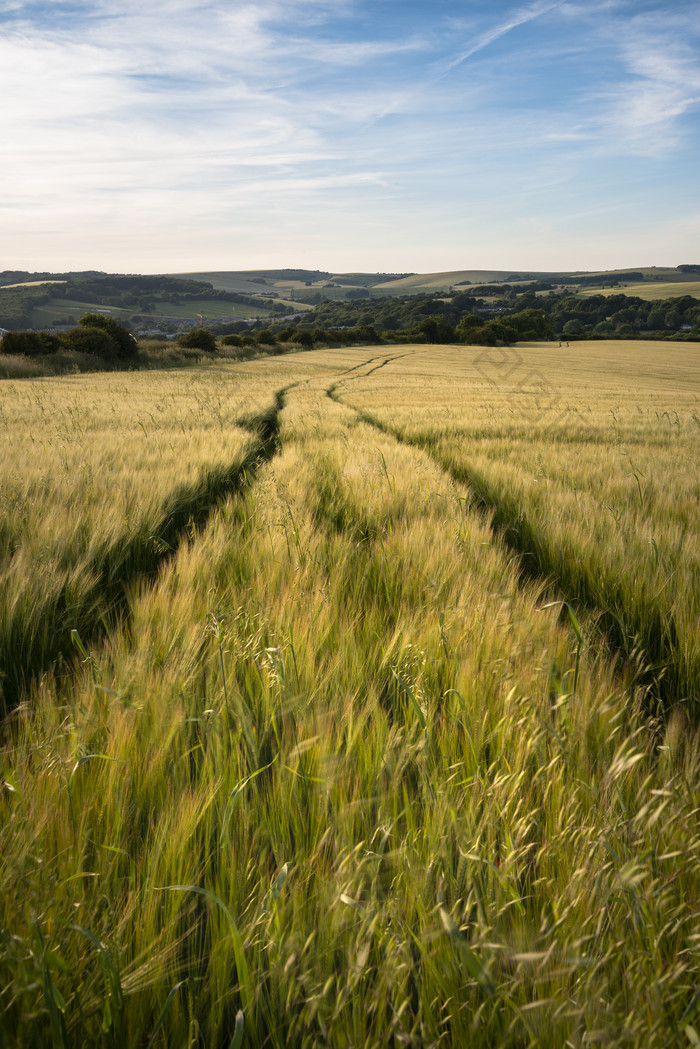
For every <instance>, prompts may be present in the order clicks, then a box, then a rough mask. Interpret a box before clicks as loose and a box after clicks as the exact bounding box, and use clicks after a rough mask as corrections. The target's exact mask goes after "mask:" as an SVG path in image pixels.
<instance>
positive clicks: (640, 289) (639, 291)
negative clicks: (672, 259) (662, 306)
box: [579, 280, 700, 302]
mask: <svg viewBox="0 0 700 1049" xmlns="http://www.w3.org/2000/svg"><path fill="white" fill-rule="evenodd" d="M620 293H622V294H623V295H629V296H630V297H635V296H636V298H638V299H645V300H646V301H647V302H655V301H656V300H657V299H670V298H682V297H683V296H684V295H692V296H693V297H694V298H696V299H697V298H700V281H699V280H686V281H659V282H656V281H654V282H651V281H649V282H648V283H647V282H645V283H643V284H622V285H620V287H617V288H609V287H608V288H606V287H600V288H581V290H580V291H579V295H585V296H588V295H619V294H620Z"/></svg>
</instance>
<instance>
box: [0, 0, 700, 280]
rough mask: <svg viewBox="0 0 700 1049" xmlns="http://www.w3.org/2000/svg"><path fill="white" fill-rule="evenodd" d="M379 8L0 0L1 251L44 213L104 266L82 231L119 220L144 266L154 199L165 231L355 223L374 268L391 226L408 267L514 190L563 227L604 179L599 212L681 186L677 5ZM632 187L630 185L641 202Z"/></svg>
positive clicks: (681, 25) (689, 108) (686, 158)
mask: <svg viewBox="0 0 700 1049" xmlns="http://www.w3.org/2000/svg"><path fill="white" fill-rule="evenodd" d="M494 8H495V10H496V14H495V15H494V14H493V12H494ZM397 12H398V8H397V7H395V6H394V5H392V4H388V3H385V2H383V0H373V2H372V3H370V2H369V0H343V2H342V3H341V2H334V3H331V2H330V0H315V2H311V3H309V2H308V0H305V2H304V3H302V2H301V0H289V2H287V3H282V2H280V0H261V2H259V3H258V2H251V0H234V2H233V3H231V2H229V3H226V4H225V3H223V2H222V0H163V3H162V4H159V5H158V8H157V9H154V8H151V7H148V6H146V5H144V4H143V3H142V2H141V0H138V2H137V0H120V3H119V4H118V6H116V7H115V6H114V5H113V4H111V3H108V2H107V0H85V2H83V3H72V4H70V5H67V4H65V3H63V2H59V0H49V2H44V3H42V4H26V3H21V2H19V0H17V2H13V0H4V2H3V0H0V22H1V24H2V32H1V33H0V91H2V95H3V98H4V99H7V100H10V104H7V105H5V106H4V107H3V109H2V112H1V113H0V135H1V136H2V139H1V140H2V142H3V163H2V165H0V199H1V200H2V202H3V206H2V212H3V216H4V217H3V231H2V232H3V239H2V243H3V247H4V254H5V259H6V265H8V266H19V265H21V264H23V261H24V262H25V263H27V264H28V265H30V268H31V265H35V266H36V268H43V267H44V266H46V265H48V264H49V263H48V260H47V258H43V259H42V258H35V261H34V263H31V264H30V262H29V259H28V258H26V255H23V253H24V252H26V251H27V250H28V248H27V245H30V246H31V252H35V251H36V247H35V245H36V244H37V243H40V242H41V235H42V223H43V224H44V229H45V233H46V236H45V238H44V241H43V243H44V244H45V245H46V250H47V252H48V250H49V247H50V250H51V251H52V252H54V257H55V254H56V253H58V254H59V255H60V251H61V248H60V245H61V240H62V239H63V241H64V242H69V243H70V246H71V251H72V252H74V251H77V250H78V248H77V246H76V245H77V244H78V240H80V243H81V244H82V245H83V247H82V249H80V250H82V251H83V252H84V259H85V264H86V265H89V266H93V265H97V266H102V267H103V268H105V267H109V266H110V265H114V264H113V263H109V262H107V261H106V258H105V257H104V256H103V255H100V257H99V258H94V257H92V253H93V251H94V250H95V245H99V250H100V252H104V253H105V255H107V254H109V252H110V251H111V250H112V249H111V248H110V244H111V245H115V247H114V251H115V252H116V251H117V250H118V252H119V253H120V256H121V254H123V252H124V250H125V249H124V242H125V240H126V239H127V238H125V235H124V230H125V229H128V228H132V229H133V233H132V238H131V244H132V245H139V248H138V250H139V251H141V250H143V251H147V252H149V253H150V254H149V255H148V257H149V258H151V259H153V260H154V261H152V262H151V263H150V265H151V267H153V266H156V265H157V264H156V262H155V259H156V251H155V250H154V248H153V240H154V236H156V232H155V231H157V230H160V236H161V238H162V242H163V243H166V242H167V243H168V245H170V247H169V249H168V256H171V255H172V244H173V242H174V241H175V240H176V239H177V232H176V230H175V231H174V230H173V229H172V228H170V227H169V225H168V223H169V222H170V223H172V222H173V220H174V219H173V216H176V221H177V228H179V229H180V230H181V233H182V252H183V254H186V253H187V252H188V251H195V250H199V249H197V248H196V247H193V245H196V244H201V245H203V246H206V250H207V251H210V250H211V245H212V244H214V243H216V236H217V230H219V231H225V230H229V231H230V230H248V231H250V230H251V229H254V230H255V231H256V235H257V236H258V237H259V239H260V243H264V244H265V245H267V246H268V247H269V245H270V244H271V243H274V242H275V235H276V233H277V234H279V239H278V246H279V252H280V257H281V258H284V257H288V256H287V255H285V253H286V252H288V251H289V250H290V249H289V248H288V246H287V245H286V243H285V240H284V237H283V236H282V230H284V232H285V235H286V236H289V235H290V232H293V234H294V236H295V237H300V236H302V237H303V236H306V237H307V238H308V243H309V244H313V245H316V246H317V245H318V244H321V243H326V245H327V248H328V251H329V252H331V253H338V251H339V248H338V245H342V248H343V250H346V251H348V252H350V253H355V254H356V255H359V253H360V251H365V252H366V251H367V250H368V246H369V248H370V249H371V251H374V252H376V253H381V254H382V259H381V266H380V267H379V268H384V269H386V268H387V265H389V263H388V259H387V253H388V252H389V251H390V249H391V245H392V243H393V244H395V246H396V247H395V253H396V262H395V268H396V269H400V270H407V269H411V268H413V269H416V268H421V266H422V265H423V264H422V263H421V262H420V261H419V256H424V255H425V256H426V257H427V247H426V246H427V245H429V244H434V246H435V247H434V251H435V253H438V252H439V251H442V252H444V253H445V255H446V258H445V265H448V264H451V263H449V260H448V259H447V253H448V252H451V253H453V256H454V258H453V262H454V263H455V264H456V265H460V264H462V262H463V261H464V260H462V259H460V258H458V257H457V256H458V255H459V253H460V251H462V250H463V245H464V244H465V243H469V244H472V243H474V244H475V248H474V250H475V251H476V250H477V249H478V243H482V244H485V243H486V242H487V241H488V243H489V245H491V244H492V242H493V241H494V239H498V238H499V237H500V238H503V237H504V226H503V223H504V221H505V220H504V215H505V214H506V213H507V214H508V216H509V221H510V222H511V223H512V222H513V221H514V216H517V214H518V209H519V208H520V209H525V210H526V211H527V213H528V214H531V213H535V212H536V211H537V209H540V210H541V211H542V212H543V213H546V216H547V217H546V222H545V221H544V219H543V220H542V221H543V225H545V226H546V227H547V228H555V229H556V228H562V229H564V228H566V229H567V230H570V227H571V223H569V222H568V220H567V218H566V216H567V215H571V216H575V215H577V214H579V213H580V212H581V207H580V200H579V199H577V198H579V197H580V196H581V195H584V196H585V195H586V194H588V193H590V192H596V193H599V194H601V195H602V196H603V198H604V199H605V200H606V201H607V202H609V207H608V208H607V211H606V214H608V215H610V214H611V213H614V211H615V209H616V208H619V207H621V206H622V207H623V209H624V207H627V206H628V205H627V204H625V203H624V202H623V204H622V205H621V204H620V199H621V198H620V196H619V195H618V189H617V188H616V187H618V186H623V185H625V186H626V187H627V192H628V196H629V187H630V186H634V185H635V184H636V183H639V181H640V177H641V174H642V172H645V178H646V179H647V180H648V184H649V186H651V184H652V183H651V180H652V178H653V177H657V176H656V174H655V172H656V171H658V172H661V169H663V175H664V180H665V187H666V188H665V193H666V197H668V185H669V180H670V182H672V183H673V184H675V185H676V186H677V191H676V196H677V197H678V199H679V200H683V199H685V196H686V195H687V193H688V192H689V187H690V185H691V182H692V177H693V176H692V161H693V159H697V158H694V157H693V143H696V142H697V141H698V134H697V132H698V108H699V106H698V100H699V99H700V75H699V73H698V68H699V67H698V55H699V54H700V41H699V40H698V29H697V27H696V26H694V13H693V6H692V5H691V4H687V5H686V4H684V2H683V0H679V2H678V4H677V5H676V6H675V7H674V10H673V15H672V17H671V16H669V14H668V11H667V10H666V9H665V8H664V7H663V6H662V4H661V0H659V2H658V3H656V2H655V0H648V3H647V4H646V5H645V8H644V11H643V12H642V13H635V14H632V15H630V13H629V12H630V8H629V7H628V5H627V3H626V2H624V0H601V2H599V3H591V4H588V5H585V6H584V5H577V4H575V3H573V2H572V0H556V2H554V0H537V2H533V3H529V4H525V5H522V4H521V5H520V6H517V5H513V6H511V5H505V4H503V3H501V2H500V0H499V2H498V3H496V4H493V3H488V4H487V3H486V0H483V2H482V0H476V2H474V3H472V4H471V5H469V6H468V8H467V12H466V15H465V5H464V3H463V2H462V0H460V2H458V0H445V4H444V5H442V6H441V7H439V8H434V9H430V10H426V8H425V6H424V5H422V4H407V5H402V6H401V12H400V17H399V14H398V13H397ZM443 12H444V13H443ZM459 40H462V41H464V42H463V43H461V44H460V43H456V42H455V41H459ZM640 158H641V166H640ZM644 158H648V163H649V165H650V166H646V161H645V159H644ZM671 161H673V170H672V173H671ZM659 177H660V175H659ZM650 192H651V190H649V191H647V190H646V189H644V188H640V189H639V190H638V191H636V196H635V195H634V194H633V196H632V198H631V204H630V205H629V206H636V207H639V208H640V209H643V208H645V209H648V208H649V206H650V198H649V193H650ZM8 204H11V205H12V207H11V208H9V207H8ZM346 212H347V215H346ZM10 214H11V216H12V217H11V221H10V220H9V218H8V216H9V215H10ZM448 216H450V218H448ZM88 218H89V221H88ZM195 220H196V221H195ZM674 221H675V219H674ZM571 222H572V223H573V222H574V219H573V218H572V220H571ZM159 223H160V225H159ZM96 224H99V236H98V234H97V232H96V228H97V227H96ZM489 224H490V227H489ZM558 224H559V225H558ZM91 226H92V230H93V233H92V237H91V236H90V233H89V231H90V227H91ZM373 228H374V229H376V230H381V231H382V232H381V242H382V243H381V245H380V244H379V243H377V244H375V245H372V238H371V230H372V229H373ZM488 228H490V231H491V232H490V234H489V235H488V237H487V234H486V230H487V229H488ZM523 228H524V227H523ZM674 228H677V227H674ZM146 229H147V230H148V231H149V232H148V238H147V239H148V241H149V243H148V245H146V238H143V239H142V238H141V231H142V230H146ZM78 231H80V233H78ZM470 231H471V232H470ZM475 231H481V232H479V233H478V237H482V238H486V240H482V241H478V237H477V240H476V241H475V240H474V236H476V233H475ZM226 235H228V234H226ZM223 236H224V234H222V238H223ZM411 236H414V238H415V247H414V249H413V250H414V252H415V256H414V257H412V258H407V257H406V250H407V247H406V245H407V243H408V239H410V237H411ZM523 236H524V234H523ZM586 236H587V240H586V243H588V242H589V240H590V231H587V234H586ZM503 243H504V244H505V243H510V239H508V240H506V239H503ZM606 243H609V235H608V233H606ZM132 250H133V249H132ZM201 250H204V247H202V249H201ZM431 250H433V249H431ZM489 250H491V247H489ZM226 251H227V249H226V246H225V242H224V240H223V239H222V248H221V252H222V256H223V255H226ZM377 257H378V255H377ZM115 258H116V256H115ZM182 261H183V266H184V268H192V266H193V265H194V261H193V260H192V259H187V258H183V260H182ZM240 261H241V265H248V262H247V260H246V259H241V260H240ZM315 261H316V263H317V264H318V265H324V266H325V265H327V264H329V263H330V261H331V260H330V259H326V260H324V259H321V258H318V259H316V260H315ZM339 261H340V260H339ZM475 261H476V262H477V263H478V262H479V260H478V259H476V260H475ZM602 261H604V260H602ZM201 262H202V264H206V265H214V264H216V265H219V263H222V264H231V260H230V259H228V258H225V259H224V258H223V257H222V258H221V259H220V260H219V261H217V260H215V259H201ZM270 263H271V264H273V263H274V264H277V263H278V260H277V259H271V260H270ZM279 264H281V262H280V263H279ZM345 264H346V263H344V265H345ZM572 264H573V263H572ZM625 264H627V263H626V262H623V265H625ZM139 265H140V266H141V268H144V265H146V266H147V264H144V263H141V264H139V263H138V261H137V260H132V261H129V262H128V264H126V268H128V269H136V268H139ZM371 265H372V264H371V262H370V260H369V258H367V259H366V261H365V263H364V267H365V268H367V267H370V266H371ZM506 265H507V263H506ZM531 265H532V266H534V265H535V260H533V262H532V263H531ZM0 268H2V267H0ZM443 268H444V267H443Z"/></svg>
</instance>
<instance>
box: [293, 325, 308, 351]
mask: <svg viewBox="0 0 700 1049" xmlns="http://www.w3.org/2000/svg"><path fill="white" fill-rule="evenodd" d="M289 341H290V342H298V343H299V345H300V346H304V347H305V348H306V349H307V350H310V349H311V348H312V346H313V344H314V337H313V335H312V334H311V332H310V331H305V330H303V329H302V330H297V331H295V332H294V334H293V335H292V336H291V338H290V340H289Z"/></svg>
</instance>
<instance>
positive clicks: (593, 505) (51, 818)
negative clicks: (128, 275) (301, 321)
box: [0, 342, 700, 1049]
mask: <svg viewBox="0 0 700 1049" xmlns="http://www.w3.org/2000/svg"><path fill="white" fill-rule="evenodd" d="M660 354H663V356H660ZM699 398H700V360H699V359H698V353H697V349H696V348H695V347H694V346H692V345H688V344H677V345H676V344H664V346H663V347H662V348H660V347H659V344H644V343H631V342H624V343H620V342H616V343H609V344H606V343H602V342H596V343H592V344H586V345H581V344H577V345H576V347H575V348H571V349H567V348H566V347H557V346H556V344H542V345H535V344H533V345H524V346H523V345H521V346H518V347H515V348H504V349H490V348H488V349H484V348H478V347H426V346H418V347H411V346H401V347H397V348H381V347H377V348H362V349H341V350H333V351H317V352H310V353H299V354H289V355H285V356H284V357H281V358H265V359H264V360H259V361H254V362H248V363H246V364H233V363H226V364H224V363H220V364H214V363H211V364H208V365H206V366H202V367H201V368H196V369H195V368H192V369H188V370H183V371H177V372H175V371H170V372H167V373H153V372H150V373H135V374H129V375H115V374H113V373H111V374H104V375H90V376H70V377H63V378H58V379H51V380H43V381H40V380H24V381H22V382H19V381H17V382H10V381H4V382H2V383H0V427H1V428H2V430H3V437H4V442H3V446H4V447H5V449H6V452H5V456H4V459H3V461H2V462H1V463H0V499H1V500H2V507H3V512H2V519H1V520H2V526H1V527H2V533H1V536H0V573H1V577H0V578H1V580H2V582H1V587H2V589H1V592H0V609H1V611H0V660H1V662H0V670H1V671H2V675H3V677H2V684H1V687H2V690H3V692H2V697H3V698H2V708H3V710H4V721H3V724H2V729H1V731H2V739H1V740H0V783H1V784H2V791H1V792H0V1046H7V1047H13V1049H14V1047H20V1046H21V1047H22V1049H24V1047H33V1046H37V1047H38V1046H42V1047H43V1046H46V1045H51V1046H55V1047H68V1046H70V1047H73V1046H88V1045H90V1046H91V1045H96V1046H97V1045H99V1046H106V1047H115V1049H116V1047H121V1046H126V1045H129V1046H145V1047H166V1046H168V1047H169V1046H191V1047H202V1049H204V1047H207V1049H209V1047H219V1046H222V1047H227V1049H228V1047H234V1049H240V1047H241V1046H251V1047H252V1046H271V1047H272V1046H280V1047H282V1046H300V1047H309V1049H311V1047H316V1046H333V1047H343V1049H345V1047H347V1049H349V1047H367V1049H369V1047H371V1046H377V1045H396V1046H415V1047H422V1046H446V1047H448V1046H449V1047H452V1046H454V1047H461V1046H474V1047H483V1046H513V1047H529V1046H532V1047H535V1046H552V1047H561V1046H572V1047H585V1046H590V1045H594V1044H604V1045H613V1046H618V1045H619V1046H654V1047H665V1046H684V1047H686V1046H693V1045H697V1044H698V1043H699V1042H700V922H699V917H700V834H699V832H698V806H699V804H700V739H699V735H698V718H699V715H700V710H699V708H698V702H699V698H700V697H699V692H698V677H699V671H698V626H697V624H698V615H697V613H698V607H697V605H698V589H699V588H698V584H699V582H700V580H699V579H698V572H699V565H700V554H699V551H698V538H697V536H698V528H697V525H698V517H699V516H700V487H699V485H698V475H697V465H696V464H697V462H698V461H699V459H700V456H699V455H698V452H699V451H700V403H699Z"/></svg>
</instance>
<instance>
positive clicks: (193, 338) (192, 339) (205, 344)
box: [177, 328, 216, 353]
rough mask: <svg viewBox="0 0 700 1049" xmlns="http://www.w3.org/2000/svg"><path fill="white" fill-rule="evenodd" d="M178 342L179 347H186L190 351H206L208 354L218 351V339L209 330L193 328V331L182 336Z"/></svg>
mask: <svg viewBox="0 0 700 1049" xmlns="http://www.w3.org/2000/svg"><path fill="white" fill-rule="evenodd" d="M177 341H178V345H179V346H184V347H185V348H186V349H188V350H204V351H205V352H206V353H214V352H215V351H216V339H215V338H214V336H213V335H212V333H211V332H210V331H209V329H208V328H192V330H191V331H188V332H185V334H184V335H181V336H180V338H179V339H178V340H177Z"/></svg>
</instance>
